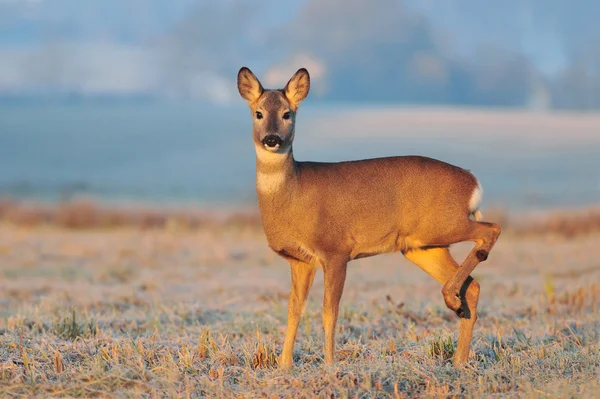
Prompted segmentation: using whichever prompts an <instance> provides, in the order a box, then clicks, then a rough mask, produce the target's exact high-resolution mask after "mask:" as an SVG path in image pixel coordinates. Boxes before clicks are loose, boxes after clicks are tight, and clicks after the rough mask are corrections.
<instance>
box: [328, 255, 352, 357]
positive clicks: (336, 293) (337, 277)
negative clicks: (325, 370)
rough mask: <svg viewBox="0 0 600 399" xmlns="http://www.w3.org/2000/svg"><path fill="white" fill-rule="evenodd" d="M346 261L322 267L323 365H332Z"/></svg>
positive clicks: (331, 262)
mask: <svg viewBox="0 0 600 399" xmlns="http://www.w3.org/2000/svg"><path fill="white" fill-rule="evenodd" d="M346 265H347V260H345V259H344V260H336V261H330V262H327V263H326V264H324V265H323V275H324V284H325V295H324V298H323V327H324V329H325V363H327V364H331V363H333V358H334V352H335V326H336V324H337V319H338V313H339V307H340V299H341V298H342V292H343V291H344V283H345V281H346Z"/></svg>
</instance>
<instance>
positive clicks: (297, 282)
mask: <svg viewBox="0 0 600 399" xmlns="http://www.w3.org/2000/svg"><path fill="white" fill-rule="evenodd" d="M290 266H291V270H292V286H291V289H290V299H289V302H288V320H287V330H286V333H285V340H284V342H283V350H282V352H281V358H280V360H279V364H280V367H283V368H287V367H289V366H291V365H292V355H293V352H294V342H295V341H296V333H297V332H298V324H299V323H300V318H301V317H302V314H303V313H304V305H305V304H306V297H307V296H308V292H309V291H310V287H311V286H312V283H313V280H314V279H315V271H316V268H315V267H314V266H313V265H309V264H307V263H303V262H298V261H290Z"/></svg>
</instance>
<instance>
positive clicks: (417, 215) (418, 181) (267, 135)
mask: <svg viewBox="0 0 600 399" xmlns="http://www.w3.org/2000/svg"><path fill="white" fill-rule="evenodd" d="M237 86H238V91H239V93H240V95H241V97H242V98H243V99H244V100H246V102H247V103H248V105H249V107H250V111H251V116H252V119H253V124H252V137H253V141H254V148H255V152H256V192H257V199H258V207H259V211H260V218H261V221H262V225H263V230H264V233H265V235H266V239H267V243H268V245H269V247H270V248H271V249H272V250H273V251H274V252H275V253H277V254H278V255H280V256H281V257H283V258H284V259H285V260H287V262H289V265H290V269H291V288H290V294H289V302H288V317H287V329H286V333H285V338H284V342H283V349H282V351H281V355H280V356H279V358H278V364H279V367H281V368H283V369H286V368H288V367H290V366H292V364H293V350H294V343H295V340H296V334H297V331H298V325H299V322H300V319H301V317H302V315H303V313H304V308H305V305H306V300H307V296H308V293H309V291H310V289H311V286H312V283H313V280H314V277H315V273H316V269H317V268H320V269H322V270H323V284H324V296H323V314H322V318H323V328H324V332H325V344H324V352H325V364H326V365H331V364H332V363H333V362H334V353H335V329H336V324H337V319H338V313H339V305H340V299H341V297H342V292H343V289H344V284H345V281H346V269H347V264H348V262H350V261H351V260H354V259H359V258H364V257H368V256H374V255H377V254H382V253H391V252H401V253H402V254H403V255H404V256H405V257H406V258H407V259H408V260H410V261H411V262H412V263H414V264H416V265H417V266H418V267H420V268H421V269H422V270H424V271H425V272H426V273H427V274H429V275H430V276H431V277H433V278H434V279H435V280H437V281H438V282H439V283H441V284H442V290H441V291H442V295H443V298H444V302H445V304H446V306H447V307H448V308H449V309H450V310H452V311H453V312H455V313H456V315H457V316H458V317H459V318H460V325H459V337H458V342H457V345H456V349H455V354H454V359H453V364H454V365H455V366H456V367H460V366H462V365H464V364H465V363H466V362H467V361H468V358H469V353H470V347H471V340H472V337H473V327H474V325H475V322H476V320H477V303H478V301H479V291H480V285H479V283H478V282H477V281H476V280H474V279H473V278H472V277H471V276H470V274H471V273H472V272H473V269H475V267H476V266H477V265H478V264H479V263H480V262H483V261H485V260H486V259H487V258H488V255H489V253H490V251H491V250H492V248H493V246H494V244H495V243H496V240H497V239H498V236H499V235H500V233H501V227H500V226H499V225H498V224H496V223H489V222H483V221H481V218H482V214H481V212H480V210H479V207H480V203H481V200H482V192H483V191H482V188H481V185H480V183H479V181H478V180H477V178H475V176H474V175H473V174H471V172H469V171H467V170H465V169H462V168H459V167H457V166H454V165H451V164H449V163H445V162H443V161H439V160H436V159H432V158H428V157H423V156H416V155H410V156H394V157H384V158H372V159H363V160H353V161H344V162H330V163H326V162H299V161H296V160H295V159H294V155H293V150H292V144H293V141H294V137H295V123H296V116H297V112H298V107H299V105H300V103H301V102H302V101H303V100H304V99H305V98H306V97H307V95H308V92H309V89H310V76H309V73H308V71H307V70H306V69H305V68H301V69H299V70H298V71H297V72H296V73H295V74H294V75H293V76H292V77H291V79H290V80H289V81H288V83H287V84H286V86H285V87H284V88H283V89H264V88H263V86H262V84H261V83H260V81H259V80H258V79H257V78H256V76H255V75H254V74H253V73H252V71H251V70H250V69H248V68H247V67H242V68H241V69H240V70H239V72H238V75H237ZM465 241H470V242H474V246H473V248H472V250H471V251H470V252H469V254H468V256H467V257H466V258H465V260H464V261H463V263H462V264H461V265H459V264H458V263H457V262H456V261H455V260H454V258H453V257H452V256H451V254H450V250H449V247H450V245H452V244H455V243H459V242H465Z"/></svg>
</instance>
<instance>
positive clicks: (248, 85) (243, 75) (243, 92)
mask: <svg viewBox="0 0 600 399" xmlns="http://www.w3.org/2000/svg"><path fill="white" fill-rule="evenodd" d="M237 85H238V91H239V92H240V96H242V98H243V99H244V100H246V101H248V103H249V104H252V103H254V102H256V100H258V98H259V97H260V96H261V94H263V92H264V91H265V90H264V89H263V87H262V85H261V84H260V81H259V80H258V79H257V78H256V76H254V74H253V73H252V71H251V70H250V69H248V68H246V67H242V68H241V69H240V71H239V72H238V76H237Z"/></svg>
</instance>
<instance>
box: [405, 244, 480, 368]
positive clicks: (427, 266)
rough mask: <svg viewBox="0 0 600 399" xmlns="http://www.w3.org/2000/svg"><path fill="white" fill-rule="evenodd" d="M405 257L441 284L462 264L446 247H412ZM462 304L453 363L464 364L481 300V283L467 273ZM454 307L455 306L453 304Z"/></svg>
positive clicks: (463, 286)
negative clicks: (462, 310) (457, 261)
mask: <svg viewBox="0 0 600 399" xmlns="http://www.w3.org/2000/svg"><path fill="white" fill-rule="evenodd" d="M404 256H406V258H407V259H408V260H410V261H412V262H413V263H414V264H416V265H417V266H419V267H420V268H421V269H423V270H424V271H425V272H426V273H427V274H429V275H430V276H431V277H433V278H434V279H436V280H437V281H438V282H440V283H441V284H446V283H447V282H448V281H449V280H451V279H452V278H453V277H454V276H455V275H456V273H457V271H458V270H459V265H458V263H456V261H455V260H454V258H452V256H451V255H450V251H449V249H448V248H447V247H436V248H427V249H412V250H409V251H408V252H406V253H405V254H404ZM459 295H460V301H461V308H462V309H464V312H462V314H460V315H459V317H460V330H459V334H458V345H457V348H456V353H455V356H454V364H455V365H457V366H458V365H461V364H464V363H465V362H466V361H467V360H468V358H469V351H470V349H471V340H472V338H473V327H474V325H475V321H477V303H478V302H479V283H477V281H475V280H474V279H473V278H472V277H471V276H468V277H467V279H466V281H465V282H464V284H463V285H462V286H461V290H460V292H459ZM451 310H454V309H452V308H451Z"/></svg>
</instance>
